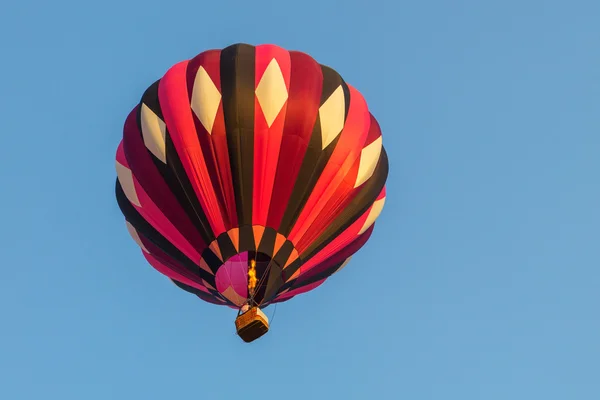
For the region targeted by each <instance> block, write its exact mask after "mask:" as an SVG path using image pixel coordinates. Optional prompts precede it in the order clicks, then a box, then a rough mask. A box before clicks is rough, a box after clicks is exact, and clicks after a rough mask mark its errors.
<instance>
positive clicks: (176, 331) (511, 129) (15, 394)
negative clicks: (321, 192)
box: [0, 0, 600, 400]
mask: <svg viewBox="0 0 600 400" xmlns="http://www.w3.org/2000/svg"><path fill="white" fill-rule="evenodd" d="M599 18H600V2H598V1H597V0H589V1H575V0H572V1H568V2H567V1H555V0H554V1H553V0H549V1H541V0H538V1H527V0H505V1H481V0H470V1H460V0H458V1H441V0H438V1H431V0H430V1H427V0H426V1H411V2H404V1H392V0H387V1H381V0H370V1H350V0H348V1H343V2H342V1H340V2H339V3H337V2H334V1H332V0H324V1H319V0H302V1H256V0H255V1H244V2H241V1H240V2H231V1H181V0H171V1H155V0H145V1H141V0H131V1H117V0H105V1H101V2H93V3H92V2H83V1H61V0H58V1H41V0H37V1H27V0H19V1H16V0H12V1H7V2H4V3H3V4H2V6H1V8H0V49H1V56H0V60H1V62H0V77H1V79H2V84H1V89H0V110H1V112H0V115H1V117H2V118H1V119H2V124H1V126H2V130H1V135H2V145H3V149H4V150H3V152H2V153H3V155H2V157H1V158H0V182H1V183H2V186H1V187H2V189H1V193H2V195H1V197H0V216H1V219H0V224H1V225H0V226H1V228H0V249H1V252H0V254H1V261H0V265H1V267H0V268H1V272H2V274H1V275H0V398H2V399H3V400H4V399H5V400H21V399H26V400H29V399H31V400H38V399H60V400H106V399H117V400H118V399H144V400H152V399H160V400H164V399H225V400H227V399H237V398H244V399H280V398H281V399H289V400H297V399H315V400H319V399H335V400H337V399H359V400H370V399H385V400H387V399H391V400H395V399H410V400H422V399H423V400H429V399H433V400H506V399H511V400H521V399H523V400H532V399H534V400H535V399H544V400H569V399H573V400H576V399H581V400H588V399H590V400H591V399H598V398H600V379H599V378H598V377H599V376H600V361H599V360H600V340H599V337H600V336H599V335H600V322H599V315H598V309H599V306H600V294H599V293H600V292H599V287H600V244H599V242H598V238H599V233H600V229H599V226H600V211H599V210H600V206H599V203H600V183H599V182H600V180H599V173H600V162H599V161H598V160H599V155H600V133H599V132H600V119H599V117H598V115H599V112H598V110H599V108H600V28H599V25H598V20H599ZM236 42H246V43H251V44H261V43H274V44H278V45H281V46H283V47H286V48H288V49H296V50H302V51H305V52H307V53H309V54H311V55H312V56H314V57H315V58H316V59H317V60H318V61H320V62H321V63H324V64H328V65H330V66H332V67H334V68H335V69H337V70H338V71H339V72H340V73H341V74H342V76H343V77H344V78H345V79H346V80H347V81H348V82H349V83H350V84H352V85H353V86H355V87H356V88H357V89H359V90H360V91H361V92H362V93H363V94H364V95H365V97H366V99H367V101H368V103H369V105H370V108H371V110H372V112H373V114H374V115H375V116H376V117H377V119H378V120H379V122H380V124H381V127H382V130H383V137H384V146H385V147H386V149H387V152H388V155H389V159H390V175H389V178H388V197H387V202H386V207H385V209H384V211H383V214H382V215H381V217H380V219H379V220H378V223H377V224H376V226H375V232H374V234H373V236H372V238H371V240H370V241H369V243H368V244H367V246H366V247H364V248H363V249H362V250H361V251H360V252H359V253H358V254H357V255H356V257H354V258H353V260H352V262H351V264H350V265H349V266H348V267H346V269H345V270H344V271H343V273H340V274H338V275H336V276H334V277H332V279H331V280H330V281H328V282H327V283H326V284H325V285H323V286H321V287H320V288H318V289H316V290H315V291H314V292H310V293H308V294H306V295H303V296H300V297H297V298H295V299H293V300H292V301H290V302H288V303H284V304H282V305H279V306H278V308H277V310H276V315H275V317H274V321H273V325H272V330H271V331H270V332H269V333H268V335H267V336H265V337H263V338H262V339H261V340H259V341H257V342H255V343H253V344H251V345H247V344H245V343H243V342H242V341H241V340H240V339H239V338H238V337H237V336H235V329H234V325H233V321H234V317H235V312H234V311H232V310H230V309H228V308H224V307H217V306H213V305H210V304H208V303H204V302H202V301H200V300H199V299H197V298H196V297H194V296H192V295H189V294H188V293H186V292H183V291H181V290H179V289H177V288H176V287H175V286H174V285H173V284H171V283H170V282H169V281H168V280H167V279H166V278H165V277H163V276H162V275H160V274H159V273H158V272H155V271H154V270H153V269H152V268H151V267H150V266H149V265H147V264H146V262H145V260H144V258H143V257H142V255H141V253H140V250H139V248H138V247H137V246H136V245H135V243H134V242H133V241H132V240H131V238H130V236H129V234H128V233H127V230H126V228H125V224H124V221H123V217H122V215H121V213H120V211H119V209H118V207H117V204H116V201H115V198H114V181H115V176H116V173H115V169H114V156H115V149H116V147H117V144H118V142H119V138H120V136H121V134H122V126H123V122H124V119H125V117H126V115H127V113H128V112H129V111H130V109H131V108H132V107H133V106H134V105H135V104H136V103H137V102H138V100H139V98H140V96H141V94H142V93H143V91H144V89H145V88H146V87H147V86H148V85H149V84H151V83H152V82H154V81H155V80H156V79H158V78H159V77H160V76H161V75H162V74H163V73H164V72H165V71H166V70H167V68H168V67H169V66H170V65H172V64H174V63H176V62H178V61H181V60H184V59H187V58H190V57H192V56H194V55H195V54H197V53H199V52H201V51H203V50H206V49H210V48H221V47H225V46H227V45H230V44H233V43H236ZM365 282H366V283H365ZM359 284H360V285H364V286H366V287H368V288H369V289H368V290H367V291H357V290H356V288H357V287H358V286H359ZM267 313H268V315H269V316H271V315H272V313H273V308H272V307H270V308H268V309H267ZM242 396H243V397H242Z"/></svg>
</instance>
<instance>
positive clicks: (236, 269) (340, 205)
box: [116, 44, 388, 342]
mask: <svg viewBox="0 0 600 400" xmlns="http://www.w3.org/2000/svg"><path fill="white" fill-rule="evenodd" d="M116 170H117V177H118V178H117V182H116V198H117V202H118V204H119V207H120V209H121V211H122V213H123V215H124V217H125V220H126V225H127V229H128V230H129V233H130V234H131V236H132V237H133V239H134V240H135V242H136V243H137V244H138V245H139V247H140V248H141V251H142V254H143V255H144V257H145V258H146V260H147V262H148V263H149V264H150V265H151V266H152V267H154V268H155V269H156V270H158V271H159V272H160V273H162V274H164V275H166V276H167V277H168V278H169V279H171V280H172V281H173V282H174V283H175V284H176V285H177V286H178V287H180V288H181V289H183V290H185V291H187V292H190V293H193V294H195V295H196V296H198V297H199V298H200V299H202V300H204V301H206V302H209V303H213V304H217V305H223V306H229V307H231V308H234V309H236V310H238V316H237V318H236V321H235V325H236V329H237V332H238V334H239V336H241V338H242V339H243V340H244V341H246V342H251V341H253V340H255V339H257V338H258V337H261V336H262V335H264V334H265V333H266V332H267V331H268V329H269V321H268V318H267V317H266V315H265V314H264V312H263V311H262V310H261V308H262V309H264V307H266V306H268V305H270V304H274V303H278V302H283V301H287V300H289V299H291V298H293V297H294V296H297V295H299V294H302V293H305V292H308V291H310V290H312V289H315V288H316V287H318V286H320V285H321V284H322V283H323V282H324V281H325V280H326V279H327V278H328V277H329V276H331V275H332V274H334V273H336V272H338V271H340V270H341V269H342V268H344V266H346V265H347V264H348V262H349V260H350V258H351V257H352V255H353V254H354V253H355V252H356V251H358V250H359V249H360V248H361V247H362V246H363V245H364V244H365V242H366V241H367V240H368V239H369V237H370V235H371V233H372V232H373V227H374V222H375V220H376V218H377V217H378V216H379V215H380V213H381V211H382V208H383V205H384V202H385V196H386V194H385V182H386V179H387V175H388V158H387V155H386V152H385V149H384V147H383V146H382V136H381V130H380V127H379V124H378V123H377V121H376V120H375V118H374V117H373V115H371V113H370V112H369V108H368V107H367V103H366V101H365V99H364V98H363V96H362V95H361V94H360V93H359V92H358V91H357V90H356V89H355V88H354V87H352V86H350V85H349V84H348V83H346V82H345V81H344V80H343V79H342V77H341V76H340V75H339V74H338V73H337V72H336V71H335V70H333V69H332V68H330V67H327V66H324V65H321V64H319V63H318V62H317V61H315V60H314V59H313V58H312V57H311V56H309V55H307V54H305V53H303V52H299V51H288V50H286V49H283V48H281V47H279V46H275V45H259V46H252V45H248V44H236V45H232V46H229V47H226V48H224V49H218V50H208V51H204V52H202V53H200V54H198V55H197V56H195V57H194V58H192V59H190V60H186V61H183V62H180V63H177V64H175V65H173V66H172V67H171V68H170V69H168V71H167V72H166V74H165V75H164V76H163V77H162V78H160V79H159V80H158V81H156V82H154V84H152V85H151V86H150V87H149V88H148V89H147V90H146V91H145V93H144V94H143V96H142V98H141V101H140V102H139V104H138V105H137V106H136V107H135V108H134V109H133V110H132V111H131V112H130V114H129V115H128V117H127V118H126V121H125V124H124V129H123V137H122V140H121V142H120V143H119V145H118V149H117V153H116Z"/></svg>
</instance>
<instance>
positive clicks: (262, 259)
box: [215, 251, 281, 307]
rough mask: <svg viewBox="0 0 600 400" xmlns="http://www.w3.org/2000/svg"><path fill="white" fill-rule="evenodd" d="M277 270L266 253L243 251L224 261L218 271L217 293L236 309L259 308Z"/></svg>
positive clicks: (274, 263) (277, 266)
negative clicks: (245, 307)
mask: <svg viewBox="0 0 600 400" xmlns="http://www.w3.org/2000/svg"><path fill="white" fill-rule="evenodd" d="M280 271H281V268H280V266H279V265H278V264H277V263H276V262H275V261H274V260H273V258H272V257H271V256H269V255H268V254H266V253H263V252H258V251H245V252H242V253H239V254H236V255H234V256H233V257H231V258H229V259H228V260H226V261H225V262H224V263H223V264H222V265H221V266H220V267H219V269H218V270H217V273H216V275H215V278H216V279H215V280H216V284H217V290H218V291H219V293H220V294H221V295H222V296H223V297H225V298H226V299H227V300H229V301H231V302H232V303H233V304H235V305H236V306H238V307H242V306H243V305H245V304H248V305H249V306H258V305H261V304H262V303H263V301H264V300H267V299H266V296H267V294H268V293H267V292H268V291H269V289H270V285H269V282H270V280H271V279H272V278H273V276H276V275H277V272H280Z"/></svg>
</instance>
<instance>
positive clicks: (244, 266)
mask: <svg viewBox="0 0 600 400" xmlns="http://www.w3.org/2000/svg"><path fill="white" fill-rule="evenodd" d="M215 283H216V285H217V290H218V291H219V292H220V293H223V292H224V291H226V290H227V288H228V287H229V286H232V287H233V290H235V292H236V293H237V294H238V295H240V296H242V297H244V298H247V297H248V252H243V253H240V254H237V255H235V256H233V257H231V258H230V259H229V260H227V261H225V263H224V264H223V265H222V266H221V267H220V268H219V269H218V270H217V273H216V275H215Z"/></svg>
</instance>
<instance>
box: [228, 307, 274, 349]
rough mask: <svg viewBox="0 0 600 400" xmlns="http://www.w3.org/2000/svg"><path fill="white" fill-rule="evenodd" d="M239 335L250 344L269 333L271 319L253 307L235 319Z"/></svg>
mask: <svg viewBox="0 0 600 400" xmlns="http://www.w3.org/2000/svg"><path fill="white" fill-rule="evenodd" d="M235 328H236V330H237V333H238V335H239V336H240V337H241V338H242V340H243V341H244V342H246V343H250V342H252V341H254V340H256V339H258V338H259V337H261V336H263V335H264V334H265V333H267V332H268V331H269V319H268V318H267V316H266V315H265V313H263V312H262V311H261V310H260V308H258V307H252V308H250V309H249V310H248V311H246V312H245V313H243V314H242V315H240V316H239V317H237V318H236V319H235Z"/></svg>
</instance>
